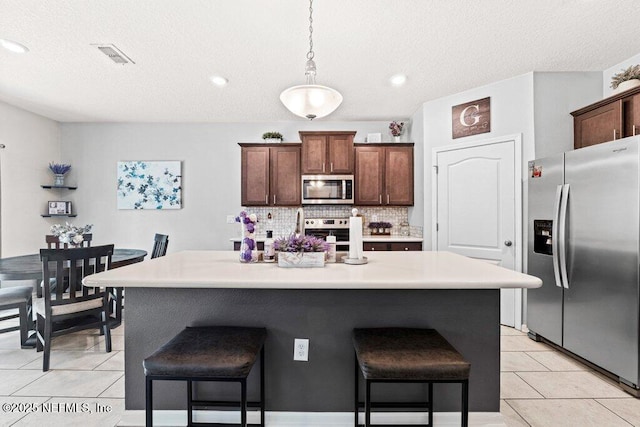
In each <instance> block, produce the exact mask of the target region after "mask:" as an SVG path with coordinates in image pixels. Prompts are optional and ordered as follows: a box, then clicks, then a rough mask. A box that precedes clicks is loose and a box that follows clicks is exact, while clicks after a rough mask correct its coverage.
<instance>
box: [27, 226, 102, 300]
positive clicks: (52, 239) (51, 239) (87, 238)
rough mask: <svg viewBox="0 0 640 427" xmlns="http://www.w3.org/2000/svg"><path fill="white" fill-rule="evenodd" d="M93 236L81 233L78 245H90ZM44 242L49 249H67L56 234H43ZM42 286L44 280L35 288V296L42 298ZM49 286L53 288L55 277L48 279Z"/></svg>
mask: <svg viewBox="0 0 640 427" xmlns="http://www.w3.org/2000/svg"><path fill="white" fill-rule="evenodd" d="M92 238H93V234H91V233H87V234H83V235H82V239H83V240H82V243H80V247H82V248H86V247H89V246H91V239H92ZM45 242H46V243H47V248H49V249H68V248H69V244H68V243H61V242H60V239H59V237H58V236H54V235H53V234H47V235H45ZM42 286H44V281H42V282H40V288H38V289H37V292H36V293H37V297H38V298H42V289H41V288H42ZM49 286H53V287H54V288H55V286H56V281H55V278H50V279H49ZM54 290H55V289H54Z"/></svg>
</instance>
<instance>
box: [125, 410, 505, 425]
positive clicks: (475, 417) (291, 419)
mask: <svg viewBox="0 0 640 427" xmlns="http://www.w3.org/2000/svg"><path fill="white" fill-rule="evenodd" d="M265 418H266V419H265V421H266V423H265V425H266V427H353V421H354V420H353V413H351V412H273V411H268V412H267V413H266V414H265ZM247 420H248V421H249V423H258V422H259V421H260V413H259V412H257V411H248V412H247ZM193 421H195V422H198V421H200V422H210V423H214V422H215V423H237V422H239V421H240V412H239V411H194V417H193ZM360 422H364V415H363V414H362V413H360ZM371 422H372V423H374V424H420V423H422V425H424V424H426V423H427V416H426V414H422V413H409V412H397V413H395V412H394V413H391V412H382V413H374V414H371ZM144 423H145V416H144V411H142V410H137V411H125V413H124V415H123V416H122V419H121V420H120V422H119V423H118V426H119V427H139V426H144ZM186 424H187V413H186V411H177V410H176V411H153V425H154V426H172V427H175V426H185V425H186ZM433 424H434V425H435V426H442V427H449V426H451V427H454V426H455V427H458V426H459V425H460V413H458V412H436V413H434V414H433ZM469 426H471V427H506V424H505V422H504V419H503V418H502V415H501V414H500V412H470V413H469Z"/></svg>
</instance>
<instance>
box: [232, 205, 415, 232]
mask: <svg viewBox="0 0 640 427" xmlns="http://www.w3.org/2000/svg"><path fill="white" fill-rule="evenodd" d="M351 209H352V206H305V207H304V217H305V218H346V217H349V216H351ZM244 210H246V211H247V213H250V214H251V213H254V214H256V215H257V216H258V230H257V231H258V235H257V237H258V238H261V237H264V236H265V235H266V230H273V236H274V237H277V236H288V235H289V234H291V233H293V231H294V229H295V225H296V212H297V210H298V208H285V207H250V208H244ZM358 213H359V214H360V215H362V216H363V217H364V221H363V222H364V226H365V227H364V235H369V234H370V232H369V229H368V228H367V225H368V224H369V223H370V222H371V221H373V218H372V217H373V216H374V215H376V216H377V220H378V221H384V222H390V223H391V224H392V225H393V227H392V228H391V234H392V235H399V234H400V223H402V222H405V221H406V222H408V221H409V219H408V218H409V215H408V208H403V207H380V208H378V207H369V206H366V207H360V208H358ZM269 214H271V219H269ZM238 230H240V229H239V228H238ZM410 234H411V236H415V237H422V227H419V226H410Z"/></svg>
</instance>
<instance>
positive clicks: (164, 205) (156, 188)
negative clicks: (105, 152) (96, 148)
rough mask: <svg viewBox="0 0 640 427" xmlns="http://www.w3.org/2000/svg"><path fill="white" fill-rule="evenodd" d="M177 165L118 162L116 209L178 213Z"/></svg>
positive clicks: (179, 190) (180, 203) (179, 181)
mask: <svg viewBox="0 0 640 427" xmlns="http://www.w3.org/2000/svg"><path fill="white" fill-rule="evenodd" d="M181 207H182V175H181V164H180V162H179V161H164V162H147V161H131V162H118V209H180V208H181Z"/></svg>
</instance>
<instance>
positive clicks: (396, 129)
mask: <svg viewBox="0 0 640 427" xmlns="http://www.w3.org/2000/svg"><path fill="white" fill-rule="evenodd" d="M389 130H390V131H391V135H392V136H393V140H394V141H395V142H400V135H402V132H403V131H404V122H396V121H395V120H394V121H392V122H391V123H389Z"/></svg>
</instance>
